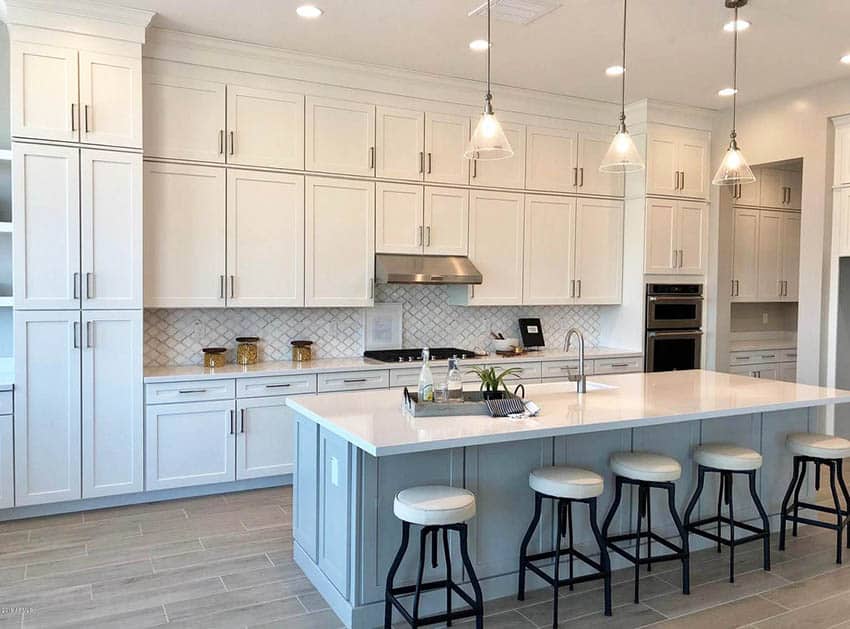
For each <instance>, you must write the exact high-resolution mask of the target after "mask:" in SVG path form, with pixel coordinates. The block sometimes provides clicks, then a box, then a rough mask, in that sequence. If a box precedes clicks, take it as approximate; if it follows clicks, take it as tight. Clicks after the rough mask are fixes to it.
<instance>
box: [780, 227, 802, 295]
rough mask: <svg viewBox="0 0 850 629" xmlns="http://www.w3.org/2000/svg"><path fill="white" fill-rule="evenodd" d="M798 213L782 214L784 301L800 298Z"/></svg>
mask: <svg viewBox="0 0 850 629" xmlns="http://www.w3.org/2000/svg"><path fill="white" fill-rule="evenodd" d="M801 218H802V217H801V216H800V214H797V213H796V212H783V213H782V243H781V258H782V282H783V286H782V301H797V300H798V299H799V298H800V225H801Z"/></svg>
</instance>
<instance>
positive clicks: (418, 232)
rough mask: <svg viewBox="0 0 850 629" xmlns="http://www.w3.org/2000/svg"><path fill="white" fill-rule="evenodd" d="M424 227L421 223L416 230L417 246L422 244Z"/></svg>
mask: <svg viewBox="0 0 850 629" xmlns="http://www.w3.org/2000/svg"><path fill="white" fill-rule="evenodd" d="M423 229H424V227H422V225H420V226H419V227H418V228H417V230H416V246H417V247H421V246H422V230H423Z"/></svg>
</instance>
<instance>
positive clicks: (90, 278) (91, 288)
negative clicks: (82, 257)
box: [86, 273, 94, 299]
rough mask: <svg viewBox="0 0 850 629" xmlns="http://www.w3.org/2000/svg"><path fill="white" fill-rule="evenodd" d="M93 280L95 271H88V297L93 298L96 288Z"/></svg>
mask: <svg viewBox="0 0 850 629" xmlns="http://www.w3.org/2000/svg"><path fill="white" fill-rule="evenodd" d="M93 280H94V273H86V299H91V298H92V295H93V294H94V288H93V286H92V282H93Z"/></svg>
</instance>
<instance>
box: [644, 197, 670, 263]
mask: <svg viewBox="0 0 850 629" xmlns="http://www.w3.org/2000/svg"><path fill="white" fill-rule="evenodd" d="M676 212H677V204H676V201H674V200H672V199H648V200H647V204H646V243H645V253H644V270H645V271H646V272H647V273H672V272H673V269H674V267H675V265H676V262H675V261H674V260H673V257H674V255H675V254H674V251H675V249H676V248H677V247H676V243H677V240H676V236H677V234H676Z"/></svg>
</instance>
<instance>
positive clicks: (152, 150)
mask: <svg viewBox="0 0 850 629" xmlns="http://www.w3.org/2000/svg"><path fill="white" fill-rule="evenodd" d="M224 112H225V89H224V84H223V83H212V82H210V81H197V80H191V79H183V78H169V77H162V76H152V75H146V76H145V77H144V120H145V123H144V125H145V155H147V156H149V157H167V158H171V159H186V160H194V161H199V162H219V163H224V149H225V146H224V145H225V141H224V139H225V138H224V135H225V134H224V127H225V124H224V123H225V118H224Z"/></svg>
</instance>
